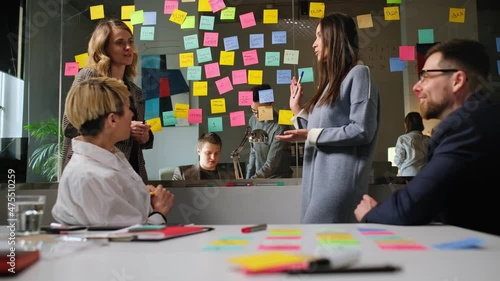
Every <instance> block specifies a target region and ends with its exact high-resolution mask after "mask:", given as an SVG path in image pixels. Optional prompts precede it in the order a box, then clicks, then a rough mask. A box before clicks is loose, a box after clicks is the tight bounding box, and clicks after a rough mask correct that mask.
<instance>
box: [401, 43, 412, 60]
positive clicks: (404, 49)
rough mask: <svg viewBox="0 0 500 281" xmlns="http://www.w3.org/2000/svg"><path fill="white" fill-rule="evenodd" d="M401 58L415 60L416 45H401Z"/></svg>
mask: <svg viewBox="0 0 500 281" xmlns="http://www.w3.org/2000/svg"><path fill="white" fill-rule="evenodd" d="M399 59H400V60H415V47H414V46H399Z"/></svg>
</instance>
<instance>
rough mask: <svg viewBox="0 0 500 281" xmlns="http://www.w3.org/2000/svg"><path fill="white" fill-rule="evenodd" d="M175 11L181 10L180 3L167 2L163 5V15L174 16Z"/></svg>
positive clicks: (173, 0)
mask: <svg viewBox="0 0 500 281" xmlns="http://www.w3.org/2000/svg"><path fill="white" fill-rule="evenodd" d="M175 9H179V1H177V0H165V2H164V5H163V13H164V14H166V15H169V14H172V13H173V12H174V10H175Z"/></svg>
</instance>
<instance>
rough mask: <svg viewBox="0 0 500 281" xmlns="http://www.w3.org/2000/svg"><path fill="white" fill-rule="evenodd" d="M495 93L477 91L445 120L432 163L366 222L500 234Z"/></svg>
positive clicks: (499, 122) (433, 143)
mask: <svg viewBox="0 0 500 281" xmlns="http://www.w3.org/2000/svg"><path fill="white" fill-rule="evenodd" d="M489 96H490V93H476V94H474V95H473V96H471V97H470V98H469V99H468V100H467V101H466V102H465V104H464V106H463V107H461V108H459V109H457V110H455V111H454V112H452V113H451V114H450V115H449V116H448V117H447V118H445V119H444V120H442V121H441V123H440V124H439V125H438V127H437V128H436V131H435V132H434V133H433V135H432V137H431V140H430V143H429V156H428V163H427V165H426V166H425V167H424V168H423V169H422V170H421V171H420V172H419V173H418V174H417V176H416V177H414V178H413V179H412V180H411V181H410V182H409V183H408V185H407V186H405V187H404V188H402V189H400V190H398V191H396V192H394V193H393V194H392V195H391V196H390V197H389V198H387V199H386V200H385V201H383V202H380V203H379V204H378V205H377V206H376V207H375V208H373V209H372V210H371V211H370V212H368V213H367V214H366V215H365V217H364V218H363V222H368V223H383V224H397V225H422V224H427V223H430V222H432V221H433V220H440V221H442V222H443V223H445V224H451V225H455V226H459V227H464V228H469V229H473V230H478V231H483V232H488V233H492V234H496V235H500V222H499V221H498V219H497V218H498V216H497V214H498V200H497V199H496V198H497V197H496V196H493V192H494V191H493V189H496V188H497V187H498V180H495V177H496V175H497V174H498V172H499V169H498V161H499V160H500V105H499V104H496V103H492V102H490V101H489V100H488V97H489ZM495 182H496V184H494V185H492V183H495Z"/></svg>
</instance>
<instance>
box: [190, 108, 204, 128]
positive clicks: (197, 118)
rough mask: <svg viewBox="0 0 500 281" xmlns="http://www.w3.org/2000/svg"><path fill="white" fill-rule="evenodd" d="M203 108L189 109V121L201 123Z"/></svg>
mask: <svg viewBox="0 0 500 281" xmlns="http://www.w3.org/2000/svg"><path fill="white" fill-rule="evenodd" d="M202 119H203V110H202V109H201V108H191V109H189V110H188V123H189V124H201V123H202V122H203V121H202Z"/></svg>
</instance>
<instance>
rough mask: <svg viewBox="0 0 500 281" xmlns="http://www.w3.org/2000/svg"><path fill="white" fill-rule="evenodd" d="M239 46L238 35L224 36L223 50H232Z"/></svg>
mask: <svg viewBox="0 0 500 281" xmlns="http://www.w3.org/2000/svg"><path fill="white" fill-rule="evenodd" d="M239 48H240V44H239V43H238V36H230V37H225V38H224V50H226V51H234V50H238V49H239Z"/></svg>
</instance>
